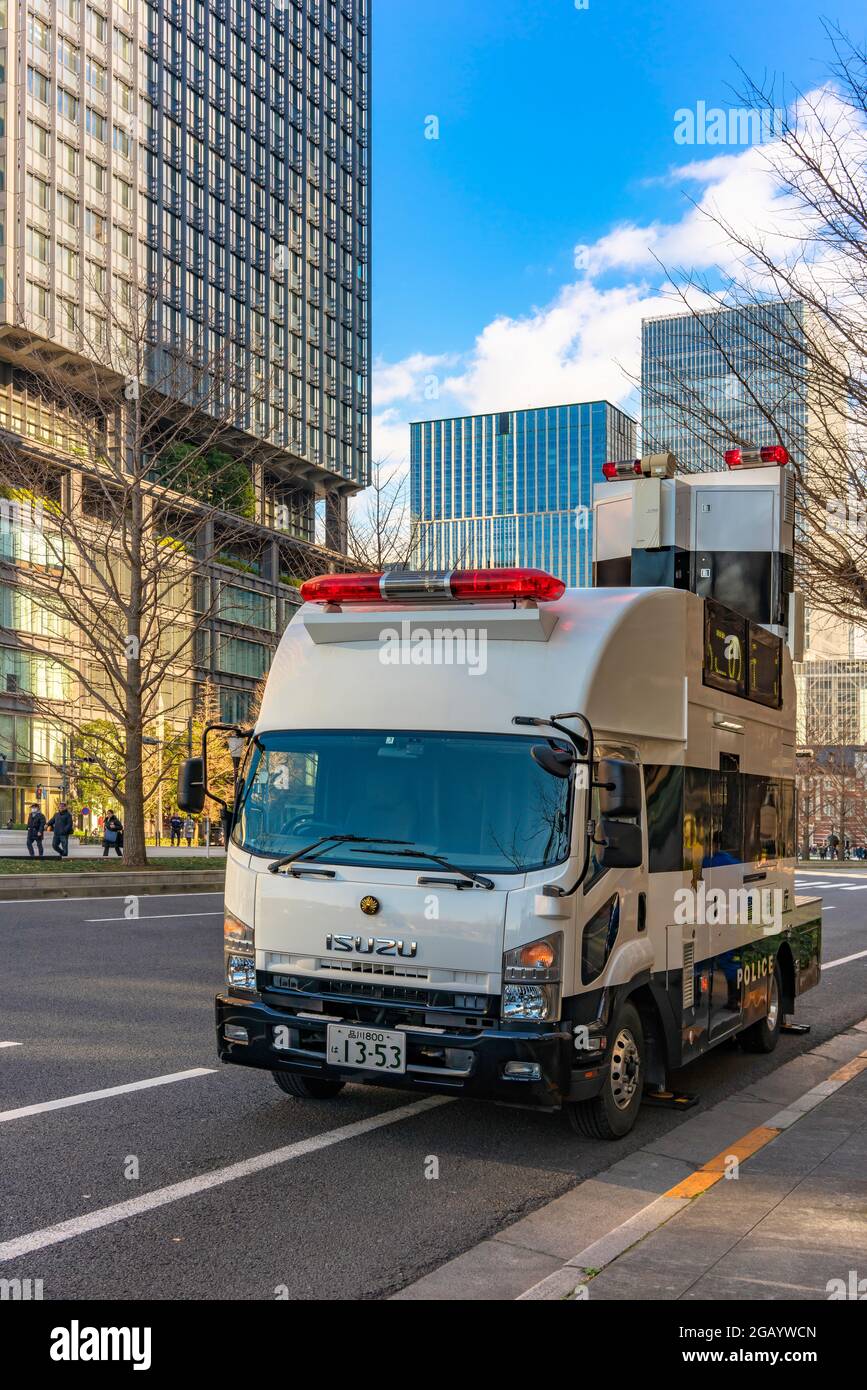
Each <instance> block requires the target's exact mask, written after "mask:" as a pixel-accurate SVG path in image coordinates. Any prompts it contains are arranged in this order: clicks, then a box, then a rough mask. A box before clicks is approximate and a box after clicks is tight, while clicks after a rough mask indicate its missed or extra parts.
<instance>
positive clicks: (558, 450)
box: [410, 401, 635, 586]
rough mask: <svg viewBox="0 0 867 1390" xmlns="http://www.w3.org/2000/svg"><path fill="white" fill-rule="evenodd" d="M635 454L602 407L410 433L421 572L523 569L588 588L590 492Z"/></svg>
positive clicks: (518, 413) (439, 423)
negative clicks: (615, 464)
mask: <svg viewBox="0 0 867 1390" xmlns="http://www.w3.org/2000/svg"><path fill="white" fill-rule="evenodd" d="M634 453H635V422H634V421H633V420H632V419H630V417H629V416H628V415H625V414H624V413H623V411H621V410H618V409H617V407H616V406H613V405H610V404H609V403H608V402H607V401H591V402H585V403H583V404H576V405H561V406H550V407H542V408H539V409H532V410H513V411H500V412H496V413H494V414H489V415H468V416H462V417H458V418H453V419H443V420H424V421H418V422H415V423H414V424H413V425H412V426H411V440H410V497H411V509H412V516H413V523H414V528H415V534H414V541H415V548H416V555H417V563H418V564H419V565H420V566H421V567H422V568H425V569H437V570H439V569H444V570H447V569H457V568H487V567H490V566H502V565H526V566H532V567H536V568H539V569H544V570H547V571H549V572H550V573H552V574H556V575H557V576H558V577H559V578H561V579H562V580H564V582H565V583H566V584H568V585H570V586H576V585H586V584H590V583H592V553H593V545H592V489H593V483H594V481H597V482H598V481H599V479H600V477H601V469H602V465H603V463H605V462H606V460H608V459H620V458H628V457H631V456H632V455H634Z"/></svg>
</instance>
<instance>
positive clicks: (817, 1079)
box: [394, 1020, 867, 1301]
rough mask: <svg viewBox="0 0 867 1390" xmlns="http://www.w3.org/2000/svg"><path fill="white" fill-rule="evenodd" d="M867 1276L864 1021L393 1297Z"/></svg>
mask: <svg viewBox="0 0 867 1390" xmlns="http://www.w3.org/2000/svg"><path fill="white" fill-rule="evenodd" d="M640 1123H641V1121H640V1118H639V1124H640ZM727 1173H731V1174H732V1176H726V1174H727ZM575 1252H577V1253H575ZM832 1280H839V1281H841V1282H840V1284H839V1285H833V1284H831V1283H830V1281H832ZM859 1280H865V1283H864V1285H863V1289H862V1295H863V1293H867V1020H865V1021H863V1022H862V1023H859V1024H857V1025H856V1026H855V1027H854V1028H851V1029H848V1030H847V1031H846V1032H844V1033H841V1034H839V1035H838V1036H837V1037H836V1038H832V1039H830V1040H829V1041H828V1042H826V1043H823V1044H822V1045H821V1046H820V1047H817V1048H815V1049H814V1050H813V1051H812V1052H807V1053H803V1054H801V1055H800V1056H799V1057H796V1058H794V1059H793V1060H792V1061H791V1062H787V1063H785V1064H784V1065H783V1066H781V1067H779V1068H778V1069H777V1070H776V1071H774V1072H772V1073H771V1074H770V1075H769V1076H767V1077H766V1078H765V1079H764V1080H762V1081H759V1082H756V1083H755V1084H754V1085H752V1086H748V1087H746V1088H745V1089H744V1090H743V1091H742V1092H740V1093H738V1094H736V1095H734V1096H732V1097H730V1098H729V1099H728V1100H726V1101H723V1102H722V1103H721V1104H720V1105H717V1106H714V1107H713V1108H712V1109H710V1110H708V1111H706V1112H702V1111H701V1110H699V1111H697V1112H693V1114H692V1115H691V1117H690V1118H689V1119H687V1120H685V1121H684V1122H683V1123H682V1124H680V1125H677V1126H676V1127H675V1128H673V1129H671V1130H670V1131H669V1132H668V1133H667V1134H666V1135H664V1136H662V1137H661V1138H659V1139H656V1140H652V1141H651V1142H650V1143H649V1144H647V1145H646V1146H645V1147H644V1148H643V1149H640V1150H638V1151H636V1152H635V1153H632V1154H630V1155H629V1156H628V1157H626V1158H624V1159H621V1160H619V1161H616V1160H615V1161H614V1162H613V1164H612V1167H610V1168H608V1169H607V1170H605V1171H604V1172H602V1173H600V1174H599V1175H598V1176H597V1177H595V1178H591V1179H589V1180H587V1181H585V1182H582V1183H580V1184H579V1185H578V1187H576V1188H574V1189H573V1190H572V1191H571V1192H567V1193H566V1194H565V1196H563V1197H559V1198H557V1199H556V1201H554V1202H550V1203H549V1204H548V1205H547V1206H545V1207H543V1208H541V1209H540V1210H539V1211H536V1212H533V1213H532V1214H531V1215H530V1216H527V1217H524V1218H523V1219H522V1220H521V1221H518V1222H516V1223H515V1224H514V1225H513V1226H510V1227H508V1228H506V1229H505V1230H503V1231H500V1232H498V1233H497V1234H496V1235H495V1236H494V1237H492V1238H491V1239H489V1240H486V1241H483V1242H482V1243H481V1244H480V1245H478V1246H476V1247H475V1248H474V1249H472V1250H469V1251H467V1252H466V1254H464V1255H461V1256H458V1258H457V1259H455V1260H451V1261H450V1262H449V1263H448V1264H446V1265H444V1266H442V1267H441V1268H440V1269H438V1270H434V1271H433V1272H432V1273H430V1274H428V1275H426V1276H425V1277H424V1278H423V1279H420V1280H418V1281H417V1282H416V1283H414V1284H411V1285H410V1286H409V1287H408V1288H406V1289H403V1290H402V1291H401V1292H399V1293H397V1294H395V1295H394V1297H395V1298H396V1299H420V1300H455V1299H460V1300H488V1301H489V1300H500V1299H508V1300H514V1299H520V1300H530V1301H543V1300H548V1301H550V1300H563V1299H575V1298H577V1299H585V1298H587V1299H591V1300H593V1299H606V1300H629V1301H633V1300H677V1299H685V1300H692V1299H714V1300H717V1301H727V1300H735V1301H767V1300H776V1299H791V1298H806V1299H817V1300H826V1299H828V1297H829V1295H830V1292H831V1291H832V1290H834V1289H837V1290H841V1289H842V1290H845V1289H848V1288H849V1287H850V1285H852V1284H853V1281H854V1287H855V1288H856V1289H857V1284H858V1281H859ZM840 1296H846V1295H845V1293H843V1294H841V1295H840ZM849 1296H850V1297H851V1296H853V1295H852V1294H850V1295H849Z"/></svg>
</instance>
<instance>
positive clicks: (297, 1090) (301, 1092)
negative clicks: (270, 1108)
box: [271, 1071, 346, 1100]
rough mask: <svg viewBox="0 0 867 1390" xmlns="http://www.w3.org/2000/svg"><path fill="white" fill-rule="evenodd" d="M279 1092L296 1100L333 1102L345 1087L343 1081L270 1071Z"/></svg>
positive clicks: (290, 1072)
mask: <svg viewBox="0 0 867 1390" xmlns="http://www.w3.org/2000/svg"><path fill="white" fill-rule="evenodd" d="M271 1075H272V1076H273V1078H274V1080H275V1081H276V1082H277V1085H278V1086H279V1087H280V1090H281V1091H285V1092H286V1095H287V1096H295V1097H296V1098H297V1099H298V1100H333V1099H334V1097H335V1096H336V1095H338V1094H339V1093H340V1092H341V1091H342V1090H343V1087H344V1086H345V1085H346V1082H345V1081H328V1080H325V1079H324V1078H322V1077H319V1076H301V1075H300V1073H298V1072H294V1071H272V1073H271Z"/></svg>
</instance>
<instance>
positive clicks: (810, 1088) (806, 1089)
mask: <svg viewBox="0 0 867 1390" xmlns="http://www.w3.org/2000/svg"><path fill="white" fill-rule="evenodd" d="M865 1035H867V1019H863V1020H861V1021H860V1022H856V1023H853V1024H851V1025H849V1026H848V1027H846V1028H844V1029H842V1030H841V1031H840V1032H839V1033H838V1034H836V1035H835V1036H834V1037H832V1038H829V1039H826V1041H825V1042H823V1043H821V1044H819V1045H818V1046H817V1047H816V1048H814V1049H813V1050H812V1051H810V1052H803V1053H800V1054H798V1055H797V1056H796V1057H794V1058H792V1059H791V1060H789V1061H787V1062H785V1063H783V1065H782V1066H781V1067H778V1068H776V1069H775V1070H774V1071H773V1072H771V1073H769V1074H768V1075H767V1076H765V1077H761V1078H759V1079H758V1080H756V1081H754V1082H747V1083H746V1084H745V1085H744V1087H743V1088H742V1090H741V1091H739V1092H737V1093H735V1094H734V1095H733V1096H729V1097H728V1098H726V1099H725V1100H722V1101H720V1102H719V1103H718V1104H717V1105H715V1106H713V1107H712V1108H711V1109H709V1110H703V1109H702V1110H699V1111H698V1112H697V1113H696V1114H694V1115H693V1116H692V1117H690V1118H688V1119H687V1118H684V1119H683V1120H682V1122H681V1123H680V1124H679V1125H676V1126H675V1127H674V1128H673V1129H671V1130H669V1131H666V1132H665V1133H664V1134H662V1135H659V1136H657V1137H656V1138H651V1139H649V1140H648V1142H647V1144H646V1145H645V1146H643V1147H642V1148H639V1149H635V1150H631V1151H630V1152H629V1153H627V1154H626V1155H625V1156H624V1157H623V1158H617V1157H612V1161H611V1162H610V1164H609V1165H608V1167H606V1168H603V1169H602V1170H601V1171H600V1172H598V1173H595V1174H593V1175H592V1176H590V1177H587V1178H584V1179H582V1180H581V1181H579V1182H578V1183H577V1185H576V1186H574V1187H572V1188H569V1189H568V1190H567V1191H566V1192H565V1193H563V1194H562V1195H561V1196H560V1197H555V1198H554V1199H553V1200H551V1201H548V1202H546V1203H545V1204H543V1206H541V1207H538V1208H536V1209H535V1210H533V1211H531V1212H529V1213H528V1214H527V1215H525V1216H523V1217H521V1218H520V1219H519V1220H517V1221H513V1222H512V1223H511V1224H509V1225H504V1226H502V1227H500V1228H499V1229H498V1230H496V1231H495V1232H493V1233H492V1234H491V1235H489V1236H488V1237H487V1238H486V1239H483V1240H482V1241H480V1242H479V1243H478V1244H476V1245H474V1246H471V1247H470V1248H469V1249H468V1250H466V1251H464V1253H463V1254H461V1255H457V1256H455V1257H453V1258H452V1259H450V1260H448V1261H446V1262H445V1264H441V1265H438V1266H437V1267H435V1268H434V1269H432V1270H429V1271H428V1273H427V1274H424V1275H421V1276H420V1277H417V1278H415V1279H414V1280H413V1281H412V1282H410V1283H409V1284H406V1285H404V1287H403V1288H401V1289H399V1290H398V1291H396V1292H395V1293H393V1294H391V1295H390V1297H391V1299H393V1300H401V1301H407V1300H416V1301H426V1302H430V1301H434V1302H436V1301H454V1300H459V1301H461V1302H471V1301H485V1302H489V1301H498V1302H502V1301H508V1302H519V1301H530V1302H540V1301H549V1300H550V1301H554V1300H571V1299H573V1298H575V1297H576V1291H579V1292H577V1296H578V1297H579V1298H583V1297H586V1296H587V1293H586V1290H587V1289H588V1288H589V1287H591V1286H592V1280H593V1279H594V1277H595V1276H596V1275H597V1274H600V1273H601V1272H602V1271H603V1270H605V1269H606V1268H607V1267H608V1266H610V1265H611V1264H613V1263H614V1261H616V1260H617V1259H619V1257H620V1256H621V1255H623V1254H625V1252H626V1251H628V1250H630V1249H632V1248H633V1247H635V1246H637V1245H639V1244H640V1243H641V1242H642V1241H643V1240H644V1239H645V1238H646V1237H647V1236H650V1235H652V1234H653V1233H654V1232H656V1231H658V1230H659V1229H660V1228H661V1227H663V1226H665V1225H666V1223H667V1222H669V1221H670V1220H671V1219H672V1218H673V1217H675V1216H677V1215H678V1214H679V1213H681V1212H682V1211H684V1209H685V1208H686V1207H689V1206H691V1205H692V1204H693V1203H694V1202H695V1201H696V1200H697V1199H699V1198H700V1197H701V1196H702V1195H703V1194H704V1193H705V1192H708V1191H709V1190H710V1189H712V1188H713V1187H715V1186H716V1184H717V1183H719V1182H720V1181H721V1180H722V1179H724V1178H726V1177H727V1175H728V1173H729V1171H730V1170H731V1166H732V1160H733V1159H737V1160H738V1162H739V1163H740V1162H743V1161H745V1160H748V1159H749V1158H751V1157H752V1156H753V1155H755V1154H758V1153H759V1152H760V1151H761V1150H763V1149H765V1148H766V1147H767V1146H768V1145H769V1144H772V1143H773V1142H774V1141H775V1140H777V1139H778V1138H780V1136H781V1135H783V1134H784V1133H785V1132H786V1131H787V1130H788V1129H789V1128H790V1127H791V1126H793V1125H795V1124H797V1122H798V1120H800V1119H803V1118H804V1117H806V1116H807V1115H809V1114H810V1112H811V1111H813V1110H815V1109H816V1107H817V1106H819V1105H821V1104H822V1102H823V1101H825V1100H827V1099H829V1097H831V1096H833V1095H834V1094H835V1093H836V1092H837V1091H839V1090H840V1089H841V1087H843V1086H845V1085H846V1084H847V1083H848V1082H849V1081H852V1080H853V1079H854V1078H855V1077H856V1076H859V1075H861V1074H862V1073H863V1072H865V1071H867V1049H865V1041H867V1037H865ZM829 1068H830V1070H829ZM781 1107H782V1108H781ZM729 1134H732V1135H733V1136H739V1137H733V1138H732V1139H731V1140H729V1138H728V1135H729ZM723 1145H725V1147H723ZM576 1249H577V1252H578V1253H577V1254H573V1253H572V1252H573V1251H575V1250H576ZM582 1289H583V1290H584V1291H585V1292H583V1293H582V1292H580V1290H582Z"/></svg>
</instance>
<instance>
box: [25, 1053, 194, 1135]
mask: <svg viewBox="0 0 867 1390" xmlns="http://www.w3.org/2000/svg"><path fill="white" fill-rule="evenodd" d="M216 1070H217V1068H216V1067H192V1068H191V1069H190V1070H189V1071H173V1072H170V1073H169V1074H168V1075H167V1076H151V1077H149V1078H148V1080H147V1081H130V1082H128V1083H127V1085H125V1086H107V1087H106V1088H105V1090H104V1091H82V1092H81V1094H80V1095H77V1096H63V1097H62V1098H61V1099H60V1100H44V1101H40V1102H39V1104H38V1105H21V1106H19V1107H18V1109H17V1110H0V1124H3V1123H5V1122H6V1121H7V1120H20V1119H21V1118H22V1117H23V1116H24V1115H42V1114H44V1112H45V1111H46V1110H66V1109H67V1107H68V1106H70V1105H87V1104H88V1103H89V1102H90V1101H92V1100H105V1099H106V1098H107V1097H108V1096H123V1095H126V1093H127V1091H147V1090H149V1089H150V1088H151V1087H152V1086H168V1085H169V1084H170V1082H172V1081H187V1080H189V1078H190V1077H193V1076H211V1075H213V1074H214V1073H215V1072H216Z"/></svg>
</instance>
